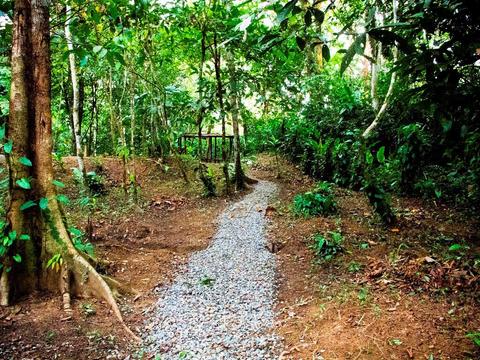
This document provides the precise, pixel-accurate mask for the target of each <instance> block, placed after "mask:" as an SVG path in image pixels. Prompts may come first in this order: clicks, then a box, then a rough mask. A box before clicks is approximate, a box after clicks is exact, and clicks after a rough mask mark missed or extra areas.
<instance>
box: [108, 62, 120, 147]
mask: <svg viewBox="0 0 480 360" xmlns="http://www.w3.org/2000/svg"><path fill="white" fill-rule="evenodd" d="M112 77H113V76H112V68H110V69H109V72H108V106H109V108H110V136H111V139H112V154H115V153H116V151H117V146H118V137H117V131H116V114H115V105H114V104H113V79H112Z"/></svg>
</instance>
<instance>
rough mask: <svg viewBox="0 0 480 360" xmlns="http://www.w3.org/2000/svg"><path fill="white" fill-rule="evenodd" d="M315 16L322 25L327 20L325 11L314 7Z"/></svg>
mask: <svg viewBox="0 0 480 360" xmlns="http://www.w3.org/2000/svg"><path fill="white" fill-rule="evenodd" d="M312 13H313V17H314V18H315V20H316V21H317V23H318V25H322V24H323V21H324V20H325V13H324V12H323V11H322V10H319V9H315V8H312Z"/></svg>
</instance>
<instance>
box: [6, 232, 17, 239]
mask: <svg viewBox="0 0 480 360" xmlns="http://www.w3.org/2000/svg"><path fill="white" fill-rule="evenodd" d="M8 238H9V239H10V240H15V239H16V238H17V232H16V231H15V230H12V231H10V232H9V233H8Z"/></svg>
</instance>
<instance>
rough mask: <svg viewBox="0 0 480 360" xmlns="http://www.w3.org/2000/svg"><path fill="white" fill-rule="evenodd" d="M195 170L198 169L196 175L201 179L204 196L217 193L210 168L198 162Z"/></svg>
mask: <svg viewBox="0 0 480 360" xmlns="http://www.w3.org/2000/svg"><path fill="white" fill-rule="evenodd" d="M196 171H198V177H199V178H200V180H201V181H202V184H203V190H204V195H205V196H206V197H211V196H215V195H216V193H217V188H216V186H215V181H214V175H213V171H212V169H211V168H209V167H208V166H207V165H205V164H203V163H200V164H199V165H198V168H197V169H196Z"/></svg>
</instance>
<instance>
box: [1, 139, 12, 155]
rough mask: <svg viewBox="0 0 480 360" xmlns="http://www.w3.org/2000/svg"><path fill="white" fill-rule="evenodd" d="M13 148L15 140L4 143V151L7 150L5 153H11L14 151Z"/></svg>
mask: <svg viewBox="0 0 480 360" xmlns="http://www.w3.org/2000/svg"><path fill="white" fill-rule="evenodd" d="M12 149H13V142H12V140H8V142H7V143H5V145H3V151H5V154H10V153H11V152H12Z"/></svg>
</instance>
